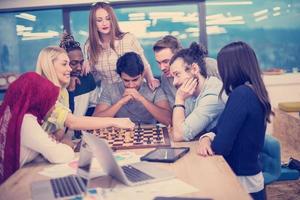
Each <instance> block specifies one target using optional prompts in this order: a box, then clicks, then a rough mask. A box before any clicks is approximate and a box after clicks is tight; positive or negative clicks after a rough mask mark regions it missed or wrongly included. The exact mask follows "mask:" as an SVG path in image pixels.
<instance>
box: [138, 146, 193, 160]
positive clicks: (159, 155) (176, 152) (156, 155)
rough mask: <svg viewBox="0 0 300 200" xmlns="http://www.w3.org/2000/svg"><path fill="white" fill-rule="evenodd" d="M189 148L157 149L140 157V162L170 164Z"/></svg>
mask: <svg viewBox="0 0 300 200" xmlns="http://www.w3.org/2000/svg"><path fill="white" fill-rule="evenodd" d="M189 150H190V148H189V147H159V148H156V149H154V150H153V151H150V152H149V153H147V154H146V155H144V156H142V157H141V160H142V161H150V162H166V163H172V162H175V161H176V160H178V159H179V158H181V157H182V156H183V155H185V154H186V153H187V152H189Z"/></svg>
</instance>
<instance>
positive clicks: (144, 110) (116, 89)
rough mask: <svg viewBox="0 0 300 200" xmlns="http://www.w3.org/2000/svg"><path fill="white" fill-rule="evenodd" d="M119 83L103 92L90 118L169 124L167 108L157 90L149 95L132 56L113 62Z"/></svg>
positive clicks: (137, 61)
mask: <svg viewBox="0 0 300 200" xmlns="http://www.w3.org/2000/svg"><path fill="white" fill-rule="evenodd" d="M117 73H118V74H119V75H120V77H121V79H122V82H118V83H113V84H111V85H108V86H107V87H105V88H103V91H102V94H101V97H100V100H99V103H98V105H97V106H96V109H95V112H94V115H95V116H101V117H129V118H130V119H131V120H132V121H134V122H140V123H144V124H153V123H156V121H158V122H160V123H162V124H165V125H169V124H171V111H170V106H169V103H168V100H167V97H166V96H165V94H164V92H163V91H162V89H161V88H157V89H156V90H155V91H152V90H151V89H150V88H149V87H148V85H147V83H146V82H144V64H143V62H142V60H141V58H140V56H139V55H138V54H136V53H134V52H129V53H125V54H124V55H123V56H121V57H120V58H119V59H118V61H117Z"/></svg>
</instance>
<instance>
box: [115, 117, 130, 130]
mask: <svg viewBox="0 0 300 200" xmlns="http://www.w3.org/2000/svg"><path fill="white" fill-rule="evenodd" d="M134 126H135V123H133V122H132V121H131V120H130V119H129V118H116V120H115V121H114V124H113V127H117V128H123V129H134Z"/></svg>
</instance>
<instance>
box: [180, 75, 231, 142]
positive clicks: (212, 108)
mask: <svg viewBox="0 0 300 200" xmlns="http://www.w3.org/2000/svg"><path fill="white" fill-rule="evenodd" d="M221 88H222V82H221V81H220V80H219V79H218V78H216V77H213V76H212V77H210V78H207V79H206V81H205V83H204V86H203V89H202V91H201V93H200V94H199V96H198V97H196V98H194V102H195V104H194V108H193V111H192V112H191V113H190V114H189V115H188V116H187V117H186V119H185V120H184V123H183V139H184V140H185V141H190V140H192V139H194V138H195V137H196V136H197V135H198V134H199V133H204V132H208V131H209V130H211V129H212V128H213V127H215V126H216V124H217V122H218V119H219V116H220V114H221V113H222V111H223V109H224V107H225V100H224V99H225V98H222V99H220V98H219V93H220V90H221Z"/></svg>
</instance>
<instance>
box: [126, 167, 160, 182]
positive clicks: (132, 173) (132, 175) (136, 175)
mask: <svg viewBox="0 0 300 200" xmlns="http://www.w3.org/2000/svg"><path fill="white" fill-rule="evenodd" d="M122 169H123V171H124V173H125V175H126V176H127V178H128V179H129V180H130V181H131V182H140V181H145V180H150V179H153V178H154V177H152V176H149V175H148V174H146V173H144V172H142V171H140V170H138V169H136V168H134V167H133V166H131V165H125V166H122Z"/></svg>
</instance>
